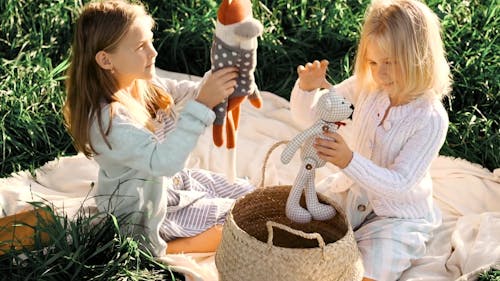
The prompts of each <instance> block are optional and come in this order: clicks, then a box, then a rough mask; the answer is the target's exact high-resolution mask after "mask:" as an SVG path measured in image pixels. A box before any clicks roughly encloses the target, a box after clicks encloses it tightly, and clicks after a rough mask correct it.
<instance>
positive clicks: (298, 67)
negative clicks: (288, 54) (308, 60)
mask: <svg viewBox="0 0 500 281" xmlns="http://www.w3.org/2000/svg"><path fill="white" fill-rule="evenodd" d="M305 70H306V68H305V67H304V66H303V65H299V66H297V74H301V73H302V72H304V71H305Z"/></svg>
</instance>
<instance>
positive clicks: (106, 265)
mask: <svg viewBox="0 0 500 281" xmlns="http://www.w3.org/2000/svg"><path fill="white" fill-rule="evenodd" d="M32 204H33V205H34V206H36V207H38V208H39V209H43V210H46V211H47V213H48V214H49V218H47V219H44V218H43V217H41V216H39V217H38V219H39V223H38V224H37V225H36V226H34V227H33V229H34V231H35V239H34V240H35V244H34V246H33V247H32V248H29V249H27V248H23V249H18V250H11V251H9V252H8V253H6V254H4V255H1V256H0V280H14V281H15V280H37V281H39V280H116V281H118V280H172V281H174V280H175V281H176V280H183V277H182V276H179V274H176V273H174V272H172V271H171V270H170V269H169V268H168V266H167V265H164V264H161V263H159V262H157V261H155V260H154V258H153V257H152V255H151V254H150V253H149V252H146V251H144V250H142V249H141V248H140V247H139V245H140V244H139V242H138V240H134V239H132V238H130V237H128V236H126V235H124V234H123V233H122V232H121V231H120V230H119V225H122V224H125V223H126V222H127V217H115V216H113V215H110V214H93V215H89V214H88V212H85V211H83V210H81V211H80V212H79V213H78V214H77V216H76V218H74V219H69V218H68V217H67V216H61V215H59V214H57V213H55V212H53V211H52V209H51V208H50V207H49V206H47V205H45V204H42V203H40V202H35V203H32ZM21 225H22V224H21ZM97 226H98V227H97ZM42 233H45V234H47V235H48V237H50V240H51V242H50V243H49V246H48V247H47V245H46V244H47V243H42V236H41V234H42ZM1 243H9V242H8V241H1Z"/></svg>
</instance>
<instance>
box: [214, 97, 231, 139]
mask: <svg viewBox="0 0 500 281" xmlns="http://www.w3.org/2000/svg"><path fill="white" fill-rule="evenodd" d="M227 107H228V102H227V100H225V101H224V102H222V103H220V104H218V105H216V106H215V107H214V112H215V121H214V124H213V127H212V138H213V140H214V144H215V145H216V146H221V145H222V144H223V143H224V136H223V134H222V130H223V126H224V119H226V113H227Z"/></svg>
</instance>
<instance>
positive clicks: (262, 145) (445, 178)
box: [0, 69, 500, 281]
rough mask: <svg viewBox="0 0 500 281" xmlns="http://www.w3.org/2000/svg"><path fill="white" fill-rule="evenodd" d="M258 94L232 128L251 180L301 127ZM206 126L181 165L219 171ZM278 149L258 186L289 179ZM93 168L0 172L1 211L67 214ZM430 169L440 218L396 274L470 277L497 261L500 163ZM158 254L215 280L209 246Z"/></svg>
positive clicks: (62, 162)
mask: <svg viewBox="0 0 500 281" xmlns="http://www.w3.org/2000/svg"><path fill="white" fill-rule="evenodd" d="M158 74H159V75H160V76H163V77H169V78H172V79H191V80H197V79H200V78H199V77H195V76H189V75H186V74H179V73H173V72H167V71H163V70H160V69H158ZM262 95H263V99H264V104H263V108H261V109H255V108H253V107H251V106H249V103H243V107H242V113H241V118H240V120H241V121H240V129H239V131H238V136H237V137H238V139H239V140H238V147H237V159H236V163H237V176H238V177H247V178H248V179H249V180H250V181H251V182H252V183H254V184H255V185H257V186H258V185H259V184H260V182H261V180H262V175H261V172H262V170H261V168H262V165H263V162H264V158H265V156H266V154H267V153H268V151H269V148H270V147H271V146H273V145H274V144H275V143H277V142H279V141H283V140H290V139H292V138H293V137H294V136H295V135H296V134H297V133H299V131H300V130H301V128H299V127H297V125H295V124H294V123H293V121H292V119H291V115H290V107H289V103H288V101H287V100H285V99H283V98H281V97H279V96H277V95H275V94H272V93H269V92H262ZM343 129H344V128H343ZM211 133H212V130H211V129H207V130H206V132H205V134H204V135H202V137H201V138H200V140H199V142H198V145H197V147H196V149H195V150H194V151H193V153H192V154H191V157H190V159H189V161H188V165H187V166H188V167H190V168H203V169H208V170H212V171H215V172H224V171H225V170H226V166H225V165H224V163H226V161H225V160H226V157H227V155H226V149H225V148H217V147H215V146H214V145H213V143H212V135H211ZM343 133H344V134H349V132H348V131H345V132H343ZM282 149H283V147H282V148H279V147H278V148H277V149H276V151H275V152H273V153H271V154H270V157H269V161H268V164H267V166H266V167H265V182H264V184H263V186H273V185H289V184H292V182H293V180H294V178H295V175H296V172H297V171H298V169H299V165H300V158H299V156H298V154H297V155H295V157H294V159H293V160H292V162H291V163H290V164H288V165H287V166H284V165H283V164H281V161H280V154H281V151H282ZM97 171H98V166H97V164H96V163H95V162H94V161H92V160H89V159H87V158H85V157H84V156H83V155H80V154H79V155H75V156H69V157H61V158H59V159H55V160H53V161H51V162H49V163H47V164H45V165H44V166H42V167H40V168H38V169H36V170H35V172H34V174H33V175H32V174H30V173H29V172H26V171H23V172H20V173H16V174H13V175H12V176H11V177H8V178H3V179H0V217H1V216H6V215H12V214H15V213H18V212H21V211H23V210H26V209H29V208H30V207H31V205H30V204H29V203H28V202H33V201H46V202H50V203H51V204H53V205H54V206H55V207H56V208H58V209H60V210H64V212H66V213H67V214H68V217H70V218H71V217H72V216H73V215H75V214H76V213H77V212H78V210H80V209H81V208H82V206H83V207H85V208H89V209H92V208H93V207H95V202H94V200H92V190H93V186H94V183H95V182H96V181H97ZM334 171H336V168H335V167H334V166H333V165H330V164H327V165H326V166H325V167H323V168H320V169H318V171H317V175H316V180H317V181H320V180H321V179H323V178H324V177H326V176H327V175H329V174H331V173H332V172H334ZM431 176H432V180H433V182H434V199H435V200H436V202H437V203H438V205H439V207H440V208H441V210H442V213H443V224H442V226H441V227H439V229H438V230H437V231H436V232H435V234H434V236H433V238H432V240H431V241H430V242H429V244H428V249H427V252H426V255H425V256H424V257H422V258H420V259H418V260H416V261H414V262H413V264H412V267H411V268H409V269H408V270H406V271H405V272H404V273H403V276H402V277H401V279H400V280H436V281H438V280H439V281H441V280H442V281H445V280H476V278H477V274H478V273H479V272H482V271H484V270H488V269H489V268H491V267H492V266H495V265H497V266H498V265H499V264H500V169H496V170H494V171H493V172H490V171H489V170H487V169H485V168H483V167H481V166H480V165H477V164H473V163H470V162H468V161H466V160H463V159H458V158H451V157H445V156H439V157H438V158H437V159H436V160H435V161H434V162H433V163H432V166H431ZM161 259H162V261H164V262H166V263H168V264H170V265H173V266H175V270H177V271H179V272H182V273H184V274H185V275H186V279H187V280H208V281H216V280H218V277H217V269H216V267H215V262H214V253H208V254H178V255H167V256H165V257H163V258H161Z"/></svg>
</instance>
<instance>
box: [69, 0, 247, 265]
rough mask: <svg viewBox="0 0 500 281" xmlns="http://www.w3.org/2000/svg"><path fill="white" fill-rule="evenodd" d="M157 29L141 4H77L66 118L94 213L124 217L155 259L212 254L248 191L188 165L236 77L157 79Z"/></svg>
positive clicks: (224, 73) (228, 73)
mask: <svg viewBox="0 0 500 281" xmlns="http://www.w3.org/2000/svg"><path fill="white" fill-rule="evenodd" d="M153 27H154V21H153V19H152V17H151V16H150V15H148V13H147V12H146V10H145V8H144V6H143V5H141V4H131V3H128V2H126V1H120V0H111V1H100V2H92V3H89V4H87V5H85V6H84V7H83V9H82V11H81V14H80V16H79V18H78V20H77V22H76V27H75V31H74V32H75V33H74V41H73V44H72V53H71V65H70V68H69V71H68V75H67V77H68V78H67V98H66V103H65V105H64V117H65V120H66V124H67V127H68V131H69V132H70V134H71V136H72V137H73V139H74V144H75V147H76V148H77V149H78V150H79V151H81V152H82V153H84V154H85V155H86V156H87V157H92V158H93V159H95V161H96V162H97V163H98V164H99V175H98V183H97V187H96V196H95V199H96V202H97V206H98V208H99V209H100V210H101V211H103V212H111V213H113V214H115V215H118V216H122V215H123V216H127V217H128V219H127V224H125V225H122V227H123V231H124V232H125V233H127V234H131V235H134V236H135V237H136V238H137V239H142V238H145V239H143V240H142V241H143V243H145V244H144V246H147V247H148V248H149V250H150V251H151V252H152V253H153V254H154V255H157V256H161V255H164V254H165V253H166V252H167V250H168V252H181V251H182V252H210V251H214V250H215V249H216V247H217V244H218V243H219V240H220V235H221V225H222V224H223V223H224V218H225V214H226V213H227V211H228V210H229V208H230V206H231V204H232V202H233V201H234V199H235V198H237V197H239V196H241V195H243V194H245V193H247V192H249V191H251V190H252V189H253V187H252V186H251V185H250V184H248V183H247V182H245V181H242V180H237V181H236V182H235V183H234V184H230V183H228V182H227V181H226V179H225V178H224V177H223V176H222V175H219V174H214V173H211V172H208V171H203V170H188V169H184V165H185V163H186V160H187V158H188V155H189V153H190V152H191V151H192V149H193V148H194V147H195V145H196V143H197V140H198V138H199V136H200V135H201V134H202V133H203V132H204V131H205V129H206V128H207V127H208V126H209V125H211V124H212V122H213V120H214V118H215V114H214V112H213V111H212V110H211V108H213V107H214V106H215V105H216V104H218V103H220V101H221V100H223V99H225V98H226V97H227V96H229V95H230V94H231V93H232V92H233V90H234V86H235V84H236V81H235V79H236V78H237V77H238V73H237V72H236V70H235V69H234V68H225V69H222V70H220V71H217V72H214V73H211V72H210V71H209V72H207V73H206V75H205V77H204V78H203V80H202V81H201V82H200V83H195V82H190V81H175V80H170V79H159V78H158V77H157V76H156V74H155V64H154V63H155V59H156V56H157V55H158V53H157V52H156V50H155V48H154V47H153V43H152V42H153V33H152V28H153ZM166 242H169V243H168V248H167V243H166Z"/></svg>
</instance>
